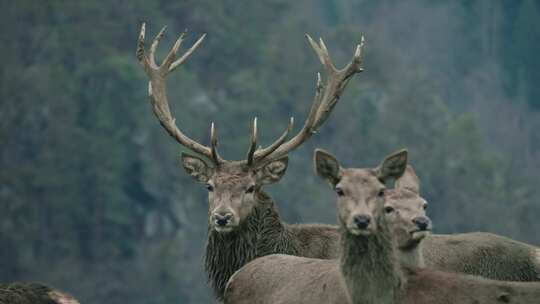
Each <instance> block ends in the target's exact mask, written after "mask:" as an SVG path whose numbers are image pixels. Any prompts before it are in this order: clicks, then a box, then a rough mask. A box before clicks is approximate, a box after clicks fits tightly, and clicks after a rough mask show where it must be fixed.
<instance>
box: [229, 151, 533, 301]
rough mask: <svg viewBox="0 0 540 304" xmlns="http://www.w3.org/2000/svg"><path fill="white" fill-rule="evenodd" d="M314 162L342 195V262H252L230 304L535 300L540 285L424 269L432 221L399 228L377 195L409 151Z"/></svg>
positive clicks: (232, 287)
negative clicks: (350, 162)
mask: <svg viewBox="0 0 540 304" xmlns="http://www.w3.org/2000/svg"><path fill="white" fill-rule="evenodd" d="M396 156H397V158H396ZM316 159H317V161H316V163H317V172H318V174H319V175H320V176H322V177H324V178H325V179H327V180H328V181H329V182H330V183H331V184H332V185H333V187H334V188H335V189H336V192H337V193H338V203H337V205H338V220H339V227H340V235H341V242H340V243H341V255H340V259H339V260H329V261H323V260H317V259H307V258H301V257H292V256H286V255H272V256H266V257H263V258H260V259H257V260H254V261H252V262H251V263H249V264H248V265H246V266H245V267H243V268H242V269H240V270H239V271H238V272H237V273H235V274H234V275H233V277H232V278H231V280H230V281H229V284H228V285H227V291H226V294H225V296H226V298H225V303H229V304H238V303H252V304H253V303H255V304H267V303H268V304H269V303H306V304H307V303H309V304H317V303H321V304H322V303H336V304H337V303H352V304H376V303H377V304H394V303H396V304H413V303H414V304H458V303H459V304H492V303H523V304H527V303H531V304H533V303H538V299H540V283H530V282H526V283H523V282H519V283H518V282H503V281H494V280H488V279H484V278H480V277H476V276H470V275H464V274H456V273H450V272H441V271H435V270H427V269H423V268H421V267H422V266H423V265H422V263H423V261H422V258H421V252H420V250H421V247H420V246H421V245H420V244H421V242H422V240H423V238H424V236H425V232H426V231H429V222H426V219H425V218H424V219H423V220H422V221H420V220H419V219H420V218H421V217H425V216H424V215H420V217H418V216H417V217H414V218H413V220H412V221H409V222H413V223H415V224H416V225H417V227H419V228H423V229H413V230H411V229H410V228H409V227H405V226H399V227H398V226H395V225H401V224H400V223H401V222H404V221H400V220H401V219H407V218H408V217H407V216H403V214H407V209H406V208H405V209H401V210H399V211H404V212H401V213H398V212H396V209H397V208H395V206H391V205H389V202H388V201H389V200H388V199H387V198H386V195H385V196H379V195H377V196H375V194H374V193H377V192H379V193H380V191H381V190H379V189H381V187H383V185H382V184H381V182H380V181H379V180H384V178H385V177H388V176H393V177H399V176H400V175H401V173H403V171H404V169H405V166H404V163H406V154H405V159H403V155H401V156H399V154H395V155H392V156H390V157H389V158H387V159H386V160H385V162H383V164H382V165H381V166H380V167H378V168H376V169H342V168H341V167H340V166H339V165H338V163H337V160H335V158H334V157H333V156H331V155H329V154H327V153H326V152H322V151H317V153H316ZM388 161H390V164H387V162H388ZM384 168H387V169H384ZM400 168H401V169H400ZM357 170H361V171H357ZM400 171H401V172H400ZM381 172H386V173H382V174H381ZM370 175H371V177H369V176H370ZM351 176H353V177H354V176H364V177H369V178H351ZM376 197H378V198H376ZM391 225H393V226H391ZM398 228H400V229H401V230H402V232H403V231H405V232H409V233H401V232H400V231H399V230H400V229H398ZM403 253H404V254H405V258H404V259H402V258H403V256H402V254H403Z"/></svg>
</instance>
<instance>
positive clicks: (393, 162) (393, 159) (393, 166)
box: [375, 149, 408, 181]
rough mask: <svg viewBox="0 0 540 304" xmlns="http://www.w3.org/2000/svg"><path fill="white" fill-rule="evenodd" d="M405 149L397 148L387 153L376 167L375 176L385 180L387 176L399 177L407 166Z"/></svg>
mask: <svg viewBox="0 0 540 304" xmlns="http://www.w3.org/2000/svg"><path fill="white" fill-rule="evenodd" d="M407 155H408V154H407V150H405V149H403V150H399V151H397V152H394V153H392V154H390V155H388V156H387V157H386V158H385V159H384V160H383V161H382V163H381V164H380V165H379V166H378V167H377V169H375V170H376V172H377V177H378V178H379V179H380V180H382V181H386V180H387V179H388V178H394V179H397V178H400V177H401V176H402V175H403V172H405V168H406V167H407Z"/></svg>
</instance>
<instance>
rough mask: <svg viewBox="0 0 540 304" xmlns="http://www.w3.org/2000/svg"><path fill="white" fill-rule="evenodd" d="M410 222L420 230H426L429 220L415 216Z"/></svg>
mask: <svg viewBox="0 0 540 304" xmlns="http://www.w3.org/2000/svg"><path fill="white" fill-rule="evenodd" d="M412 221H413V223H414V224H415V225H416V226H417V227H418V229H420V230H427V229H428V227H429V223H430V220H429V219H428V218H427V217H425V216H417V217H415V218H413V220H412Z"/></svg>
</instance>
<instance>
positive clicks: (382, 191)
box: [377, 189, 385, 197]
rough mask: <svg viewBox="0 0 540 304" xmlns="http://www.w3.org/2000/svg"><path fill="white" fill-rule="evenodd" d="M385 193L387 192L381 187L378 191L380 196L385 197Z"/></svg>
mask: <svg viewBox="0 0 540 304" xmlns="http://www.w3.org/2000/svg"><path fill="white" fill-rule="evenodd" d="M384 193H385V191H384V189H381V190H379V192H378V193H377V196H378V197H383V196H384Z"/></svg>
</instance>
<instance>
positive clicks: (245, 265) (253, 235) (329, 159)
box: [137, 24, 540, 304]
mask: <svg viewBox="0 0 540 304" xmlns="http://www.w3.org/2000/svg"><path fill="white" fill-rule="evenodd" d="M164 31H165V28H163V29H162V30H161V31H160V32H159V33H158V34H157V36H156V37H155V38H154V40H153V42H152V44H151V46H150V51H149V52H148V53H147V52H146V50H145V45H144V44H145V24H143V25H142V28H141V31H140V35H139V39H138V46H137V58H138V60H139V62H140V63H141V64H142V66H143V67H144V70H145V72H146V74H147V76H148V78H149V84H148V93H149V96H150V101H151V104H152V108H153V112H154V114H155V116H156V117H157V118H158V120H159V122H160V124H161V125H162V126H163V128H164V129H165V130H166V131H167V132H168V133H169V135H170V136H172V137H173V138H174V139H176V141H178V142H179V143H180V144H181V145H183V146H185V147H186V148H188V149H189V150H191V151H193V152H194V153H195V154H197V155H198V156H194V155H189V154H185V153H182V164H183V167H184V169H185V170H186V172H187V173H188V174H189V175H190V176H192V177H194V178H195V179H196V180H197V181H198V182H200V183H202V184H203V185H205V186H206V188H207V189H208V205H209V210H208V215H209V218H208V240H207V245H206V256H205V269H206V272H207V274H208V278H209V282H210V284H211V285H212V288H213V289H214V291H215V295H216V298H217V300H218V301H220V302H221V301H222V302H224V303H251V304H253V303H274V304H275V303H310V304H314V303H355V304H360V303H362V304H368V303H377V304H380V303H420V304H423V303H436V304H438V303H459V304H466V303H471V304H472V303H477V304H482V303H540V249H539V248H537V247H535V246H531V245H527V244H524V243H521V242H517V241H514V240H511V239H508V238H505V237H502V236H498V235H494V234H489V233H464V234H452V235H436V234H430V231H431V220H430V219H429V218H428V217H427V216H426V208H427V202H426V201H425V200H424V199H423V198H422V197H421V196H420V188H419V179H418V177H417V176H416V174H415V172H414V170H413V168H412V166H410V165H408V164H407V158H408V155H407V151H406V150H400V151H398V152H395V153H393V154H391V155H389V156H387V157H386V158H385V159H384V160H383V161H382V162H381V164H379V165H378V166H377V167H375V168H362V169H358V168H343V167H342V166H341V165H340V164H339V162H338V160H337V159H336V158H335V157H334V156H333V155H332V154H330V153H328V152H326V151H324V150H320V149H317V150H316V151H315V155H314V164H315V171H316V173H317V175H318V176H320V177H321V178H322V179H323V180H326V181H327V182H328V184H329V185H330V187H331V188H332V189H333V190H334V191H335V192H336V195H337V214H338V225H337V226H333V225H322V224H298V225H291V224H287V223H284V222H283V221H282V220H281V218H280V216H279V213H278V211H277V209H276V206H275V203H274V201H273V200H272V199H271V198H270V196H269V195H268V194H266V193H265V192H264V191H263V190H262V186H264V185H266V184H271V183H275V182H277V181H279V180H280V179H281V177H282V176H283V175H284V174H285V171H286V169H287V165H288V156H287V155H288V153H289V152H291V151H292V150H294V149H296V148H297V147H298V146H300V145H301V144H302V143H304V142H305V141H306V140H307V139H309V138H310V137H311V136H312V135H313V134H314V133H315V132H316V130H317V129H318V128H319V127H320V126H321V125H322V124H323V123H324V122H325V121H326V119H327V118H328V116H329V114H330V112H331V111H332V109H333V108H334V106H335V105H336V103H337V102H338V100H339V98H340V96H341V94H342V92H343V90H344V89H345V87H346V86H347V84H348V82H349V80H350V79H351V78H352V77H353V76H354V75H355V74H356V73H359V72H361V71H362V68H361V67H360V64H361V62H362V51H363V44H364V42H363V38H362V39H361V42H360V44H358V45H357V46H356V50H355V52H354V55H353V57H352V60H351V61H350V62H349V63H348V64H347V65H346V66H345V67H344V68H343V69H338V68H336V67H335V66H334V64H333V63H332V60H331V58H330V56H329V53H328V50H327V48H326V46H325V44H324V42H323V40H322V39H320V40H319V41H318V42H315V41H314V40H313V39H312V38H311V37H310V36H309V35H306V37H307V40H308V42H309V44H310V45H311V47H312V48H313V49H314V50H315V53H316V54H317V56H318V58H319V60H320V62H321V63H322V65H323V67H324V70H325V72H326V77H325V78H326V81H325V83H324V84H323V83H322V80H321V76H320V74H318V75H317V76H318V77H317V84H316V88H315V97H314V100H313V102H312V105H311V109H310V111H309V114H308V116H307V118H306V120H305V122H304V125H303V127H302V129H301V130H300V131H299V132H298V133H297V134H296V135H294V136H292V137H289V133H290V132H291V131H292V129H293V119H292V118H291V120H290V122H289V124H288V127H287V129H286V130H285V131H284V132H283V134H282V135H281V136H280V137H279V138H278V139H277V140H276V141H275V142H274V143H272V144H270V145H269V146H267V147H265V148H262V147H258V146H257V119H254V120H253V125H252V130H251V141H250V146H249V148H248V153H247V156H246V159H244V160H240V161H228V160H225V159H223V158H222V157H221V156H220V155H219V153H218V151H217V136H216V130H215V127H214V125H213V124H212V125H211V128H210V145H209V146H206V145H203V144H201V143H199V142H197V141H195V140H193V139H191V138H189V137H188V136H186V135H185V134H184V133H183V132H182V131H181V130H180V129H179V128H178V127H177V125H176V122H175V119H174V118H173V117H172V115H171V110H170V107H169V102H168V100H167V93H166V77H167V75H168V74H169V73H170V72H172V71H174V70H175V69H176V68H177V67H178V66H180V65H181V64H183V63H184V62H185V61H186V59H187V58H188V57H189V56H190V55H191V54H192V53H193V51H194V50H195V49H196V48H197V47H198V46H199V45H200V44H201V42H202V41H203V39H204V35H203V36H202V37H200V38H199V39H198V40H197V42H195V44H194V45H193V46H192V47H191V48H189V49H188V50H187V51H186V52H185V53H184V54H183V55H182V56H181V57H180V58H179V59H177V53H178V50H179V48H180V45H181V44H182V41H183V38H184V34H182V35H181V36H180V38H179V39H178V40H177V41H176V43H175V44H174V46H173V48H172V49H171V50H170V51H169V53H168V54H167V56H166V58H165V59H164V60H163V62H162V63H161V64H160V65H158V64H157V63H156V60H155V52H156V49H157V47H158V44H159V41H160V39H161V38H162V37H163V34H164ZM201 156H202V157H201ZM392 181H394V186H393V188H392V189H387V188H386V185H387V184H391V182H392Z"/></svg>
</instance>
